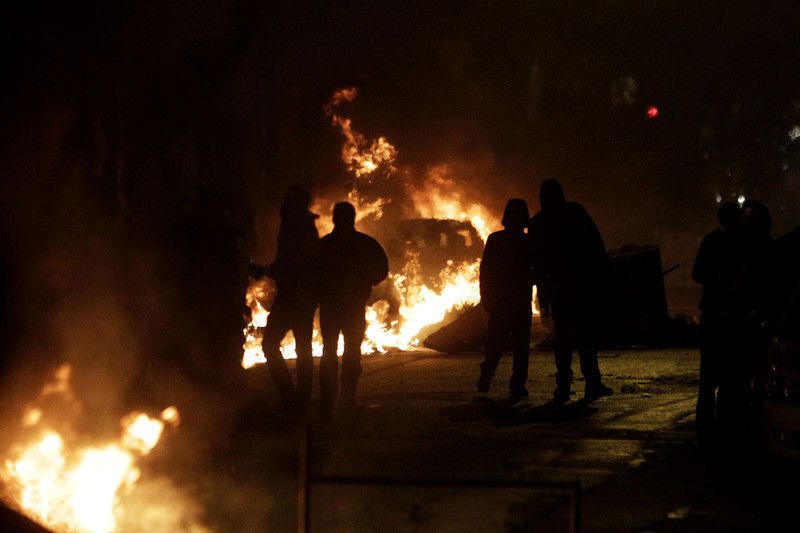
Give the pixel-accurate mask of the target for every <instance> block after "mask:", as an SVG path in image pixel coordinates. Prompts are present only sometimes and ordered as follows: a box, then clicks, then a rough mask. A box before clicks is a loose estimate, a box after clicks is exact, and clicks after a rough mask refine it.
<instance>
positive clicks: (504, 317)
mask: <svg viewBox="0 0 800 533" xmlns="http://www.w3.org/2000/svg"><path fill="white" fill-rule="evenodd" d="M509 336H511V350H512V353H513V355H514V360H513V363H512V367H511V380H510V381H509V383H508V386H509V388H510V389H511V390H512V391H520V390H523V389H525V383H526V382H527V381H528V357H529V356H530V343H531V313H530V307H528V309H527V311H525V310H523V311H521V312H516V313H511V312H500V313H490V314H489V339H488V341H487V343H486V360H485V361H484V363H483V364H482V365H481V371H482V373H485V374H486V375H488V376H494V373H495V370H497V364H498V363H499V362H500V357H501V356H502V355H503V350H504V349H505V347H506V342H507V341H508V338H509Z"/></svg>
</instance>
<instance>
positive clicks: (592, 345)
mask: <svg viewBox="0 0 800 533" xmlns="http://www.w3.org/2000/svg"><path fill="white" fill-rule="evenodd" d="M539 201H540V204H541V210H540V211H539V212H538V213H536V214H535V215H534V216H533V218H531V220H530V224H529V226H528V242H529V245H530V255H529V257H530V258H531V261H532V263H531V264H532V267H533V276H534V284H535V285H536V288H537V292H538V296H539V308H540V309H541V312H542V315H543V317H545V318H547V317H549V316H551V315H552V321H553V341H554V355H555V364H556V389H555V391H554V393H553V397H554V401H555V402H556V403H565V402H567V401H568V400H569V397H570V394H571V391H570V387H571V385H572V352H573V350H577V351H578V355H579V357H580V366H581V372H582V373H583V377H584V378H585V388H584V400H586V401H593V400H596V399H597V398H600V397H602V396H608V395H610V394H612V393H613V391H612V390H611V389H610V388H609V387H606V386H605V385H603V383H602V379H601V375H600V368H599V365H598V361H597V348H598V344H599V340H598V337H599V333H600V332H599V327H598V323H599V322H600V316H601V314H602V310H601V308H600V303H601V299H602V294H603V289H604V288H605V285H606V283H607V279H608V270H609V264H608V255H607V254H606V247H605V244H604V243H603V239H602V237H601V236H600V232H599V231H598V230H597V226H595V224H594V221H593V220H592V218H591V217H590V216H589V214H588V213H587V212H586V210H585V209H584V208H583V206H581V205H580V204H578V203H576V202H567V201H566V200H565V198H564V192H563V190H562V189H561V184H560V183H559V182H558V181H557V180H555V179H546V180H544V181H543V182H542V184H541V187H540V191H539Z"/></svg>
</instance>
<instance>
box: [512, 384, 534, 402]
mask: <svg viewBox="0 0 800 533" xmlns="http://www.w3.org/2000/svg"><path fill="white" fill-rule="evenodd" d="M529 395H530V393H529V392H528V389H526V388H525V387H521V388H518V389H517V388H514V389H511V390H510V391H509V393H508V399H509V400H510V401H511V402H512V403H517V402H518V401H520V400H521V399H523V398H527V397H528V396H529Z"/></svg>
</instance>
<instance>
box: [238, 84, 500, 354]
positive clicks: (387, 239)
mask: <svg viewBox="0 0 800 533" xmlns="http://www.w3.org/2000/svg"><path fill="white" fill-rule="evenodd" d="M357 95H358V91H357V90H356V89H355V88H347V89H342V90H339V91H336V92H335V93H334V95H333V96H332V98H331V100H330V101H329V102H328V104H327V105H326V106H325V113H326V115H327V116H328V117H329V118H330V120H331V123H332V125H334V126H336V127H337V128H339V130H340V131H341V134H342V136H343V137H344V144H343V146H342V151H341V159H342V162H343V163H344V164H345V166H346V168H347V170H348V175H349V180H350V190H349V192H348V193H347V194H346V197H347V200H348V201H349V202H350V203H352V204H353V205H354V206H355V208H356V212H357V213H358V218H357V220H356V224H357V225H359V224H361V225H367V224H369V225H370V229H371V230H373V231H374V233H375V234H376V235H377V236H378V240H380V241H381V242H382V244H383V245H384V247H385V248H386V249H387V251H388V254H389V260H390V274H389V277H388V279H387V280H386V281H384V282H383V283H382V284H381V285H379V286H378V287H376V288H375V290H374V291H373V297H372V299H371V300H370V306H369V307H368V309H367V332H366V337H365V339H364V344H363V346H362V351H363V352H364V353H384V352H386V351H389V350H392V349H399V350H406V349H411V348H414V347H417V346H419V345H420V344H421V342H422V340H423V337H424V335H425V333H426V329H429V328H428V327H429V326H432V325H436V324H439V323H441V322H442V321H444V320H446V319H447V318H448V317H449V316H451V315H452V314H453V313H454V312H455V311H458V309H459V308H465V307H469V306H474V305H475V304H477V303H478V302H479V301H480V291H479V283H478V273H479V266H480V257H481V254H482V251H483V242H484V241H485V240H486V237H487V236H488V235H489V233H490V232H491V231H493V230H495V229H498V228H499V226H500V224H499V220H498V219H497V218H496V217H495V216H494V215H493V214H492V213H491V212H490V211H489V210H488V209H487V208H486V207H485V206H483V205H482V204H480V203H474V202H469V201H466V200H465V199H464V197H463V195H462V194H461V192H460V190H459V188H458V184H457V182H456V179H455V178H454V177H453V176H452V175H451V170H450V168H449V167H448V166H447V165H438V166H434V167H431V168H429V169H428V170H427V172H426V175H425V177H424V179H422V180H414V179H412V178H413V176H412V173H411V171H410V170H405V169H400V168H398V166H397V156H398V151H397V149H396V148H395V147H394V146H393V145H392V144H391V143H390V142H389V141H388V140H387V139H386V138H385V137H379V138H377V139H374V140H369V139H368V138H367V137H365V136H364V135H363V134H361V133H360V132H358V131H357V130H355V129H354V128H353V124H352V120H351V119H350V118H348V117H346V116H344V115H343V114H342V112H341V108H342V107H343V106H344V105H345V104H350V103H352V102H353V101H355V99H356V97H357ZM386 191H393V192H391V193H389V194H387V193H386ZM333 203H335V200H334V199H331V198H326V197H325V196H324V195H322V196H321V197H319V196H318V199H317V202H316V204H315V205H314V207H313V210H314V211H315V212H317V213H320V214H321V215H322V216H321V218H320V219H319V221H318V227H319V229H320V231H321V232H322V233H327V232H329V231H330V230H331V229H332V223H331V220H330V216H329V213H330V211H331V209H330V207H331V206H332V205H333ZM389 205H392V206H393V207H394V208H395V210H399V211H400V212H402V213H403V217H404V220H393V221H392V222H391V223H389V222H386V223H385V224H382V223H383V222H384V220H385V217H384V210H385V208H386V207H387V206H389ZM272 292H273V290H272V288H271V287H270V285H269V282H266V281H252V282H251V284H250V287H249V288H248V290H247V294H246V303H247V305H248V307H249V308H250V309H251V319H252V320H251V322H250V324H248V326H247V327H246V328H245V330H244V333H245V344H244V355H243V358H242V366H243V367H244V368H250V367H252V366H254V365H256V364H260V363H265V362H266V358H265V356H264V353H263V351H262V349H261V331H260V328H263V327H264V325H265V324H266V321H267V316H268V315H269V312H268V311H267V309H268V307H269V305H268V304H269V301H270V296H271V293H272ZM281 349H282V352H283V354H284V357H287V358H294V357H296V354H295V348H294V339H293V338H292V337H291V336H288V337H287V338H286V339H284V341H283V344H282V348H281ZM341 349H342V346H341V339H340V347H339V350H340V353H341ZM313 351H314V355H315V356H319V355H321V354H322V344H321V337H320V334H319V327H318V324H317V325H316V327H315V334H314V345H313Z"/></svg>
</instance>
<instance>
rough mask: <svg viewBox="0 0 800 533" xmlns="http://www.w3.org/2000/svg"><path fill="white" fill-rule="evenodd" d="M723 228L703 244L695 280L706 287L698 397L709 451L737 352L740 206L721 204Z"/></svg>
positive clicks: (700, 431)
mask: <svg viewBox="0 0 800 533" xmlns="http://www.w3.org/2000/svg"><path fill="white" fill-rule="evenodd" d="M717 217H718V219H719V224H720V227H719V228H717V229H715V230H714V231H712V232H711V233H709V234H708V235H706V236H705V237H704V238H703V241H702V242H701V243H700V248H699V250H698V251H697V258H696V259H695V262H694V267H693V268H692V279H694V281H695V282H697V283H699V284H700V285H702V287H703V295H702V297H701V299H700V313H701V316H700V328H701V334H702V340H701V347H700V387H699V391H698V394H697V418H696V420H697V439H698V443H699V444H700V445H701V446H702V447H703V448H707V447H708V446H709V445H710V444H711V440H712V437H713V435H714V425H715V418H714V415H715V410H716V390H717V387H718V386H719V384H720V378H721V371H722V369H723V368H724V364H725V359H726V357H730V356H731V353H732V352H733V351H734V350H736V349H737V347H736V342H735V335H734V334H733V331H734V330H735V328H736V321H735V314H734V311H735V307H736V298H738V295H737V294H736V282H735V270H736V263H737V261H738V254H739V251H740V248H741V246H740V240H741V236H740V231H739V229H740V228H739V218H740V212H739V206H738V205H736V204H734V203H725V204H722V205H721V206H720V208H719V211H718V212H717Z"/></svg>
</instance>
